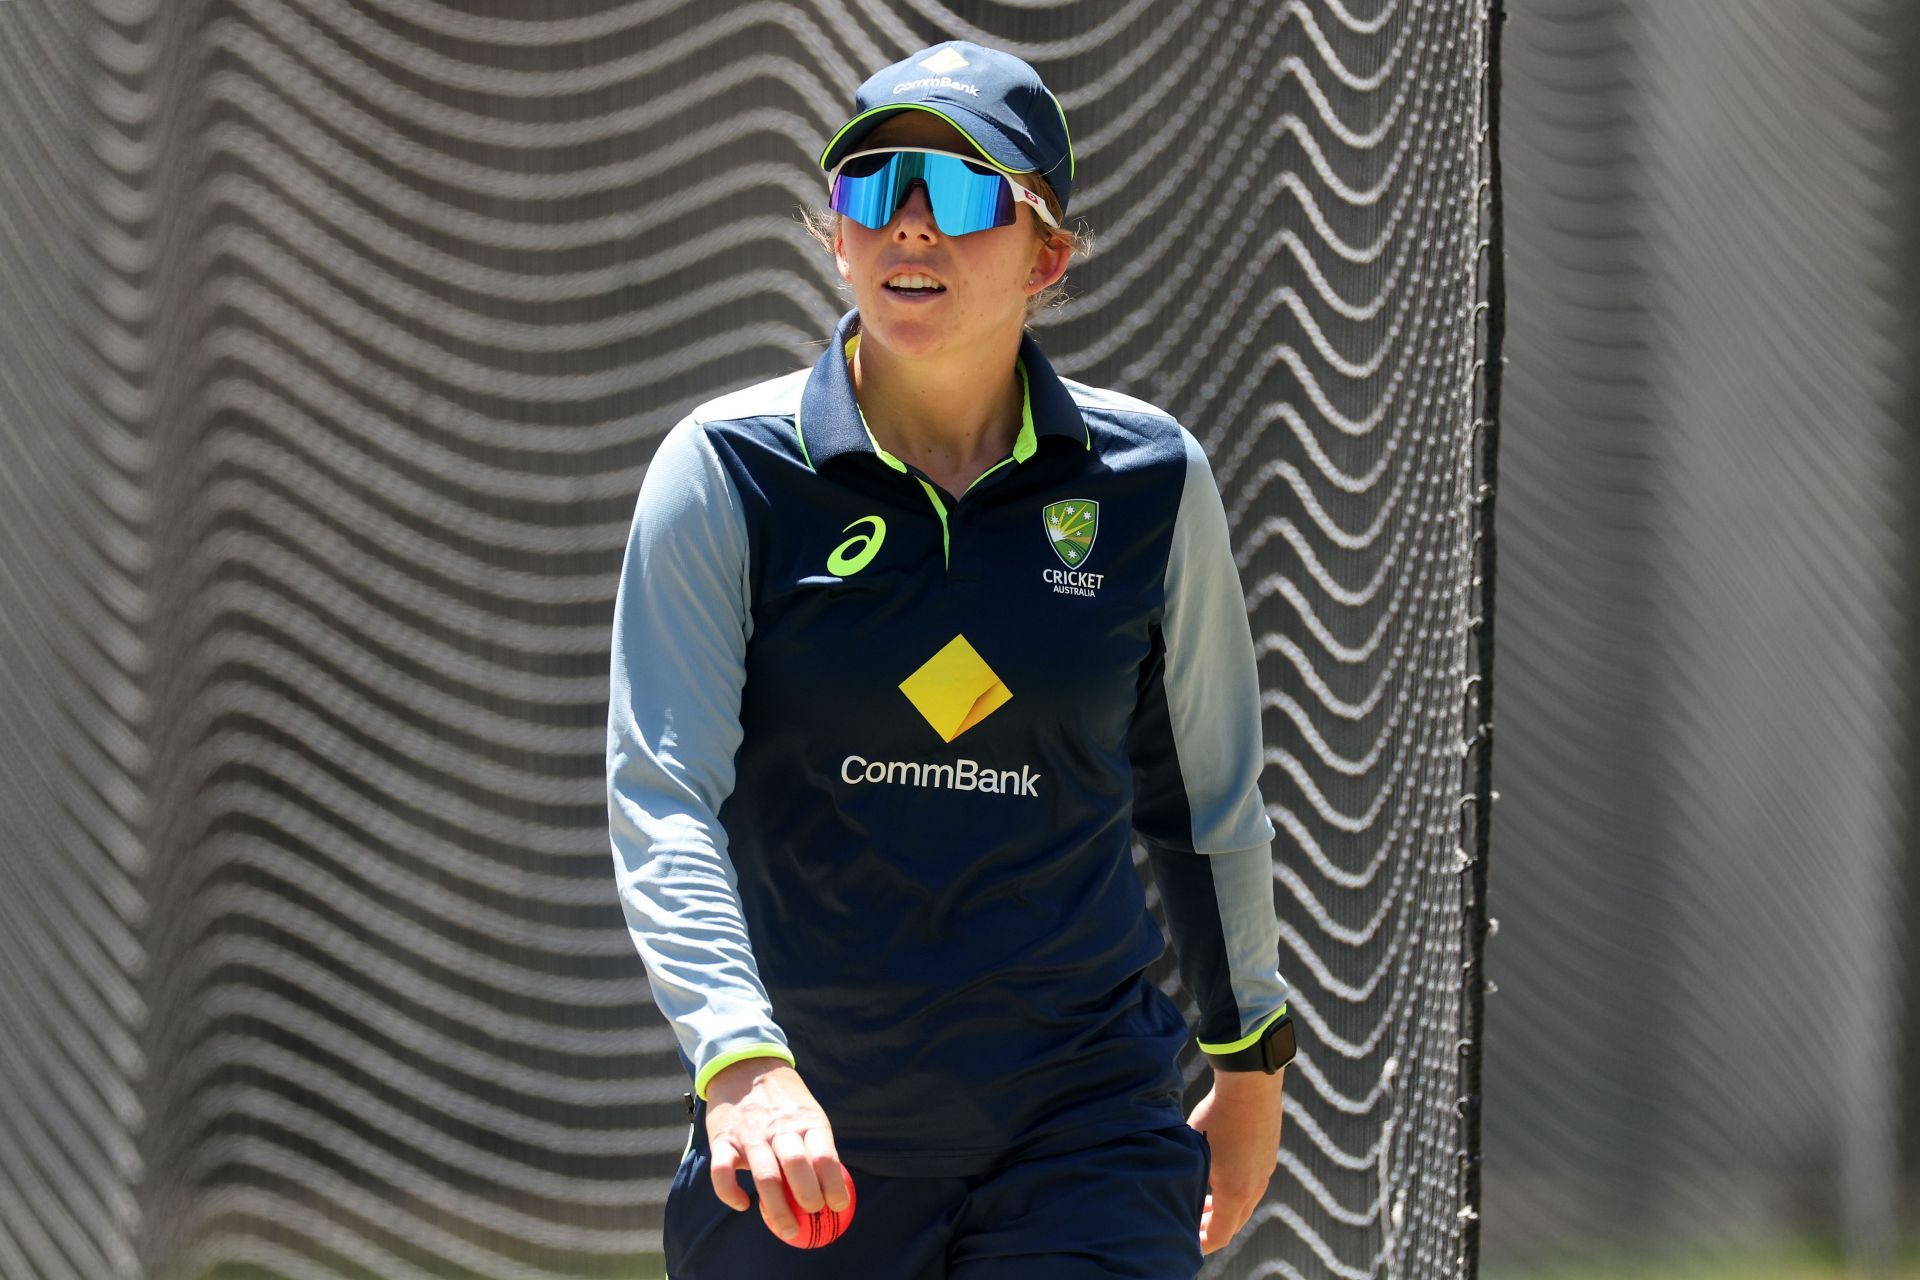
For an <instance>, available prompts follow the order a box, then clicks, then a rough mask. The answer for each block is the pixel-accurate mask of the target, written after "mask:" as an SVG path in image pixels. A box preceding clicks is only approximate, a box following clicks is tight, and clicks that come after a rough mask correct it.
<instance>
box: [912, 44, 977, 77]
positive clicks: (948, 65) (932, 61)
mask: <svg viewBox="0 0 1920 1280" xmlns="http://www.w3.org/2000/svg"><path fill="white" fill-rule="evenodd" d="M920 65H921V66H923V67H925V68H926V69H927V70H929V71H931V72H933V74H935V75H937V76H943V75H946V74H947V73H948V72H949V71H958V70H959V69H960V68H962V67H965V66H970V65H972V64H971V63H969V62H968V61H967V60H966V59H965V58H963V57H961V56H960V51H959V50H958V49H955V48H954V47H952V46H951V45H949V46H948V47H946V48H945V49H942V50H941V51H940V52H938V53H936V54H934V55H933V56H932V57H931V58H922V59H920Z"/></svg>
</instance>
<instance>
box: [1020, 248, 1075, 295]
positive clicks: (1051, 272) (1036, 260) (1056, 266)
mask: <svg viewBox="0 0 1920 1280" xmlns="http://www.w3.org/2000/svg"><path fill="white" fill-rule="evenodd" d="M1072 258H1073V246H1072V245H1071V244H1069V243H1068V242H1067V240H1066V238H1065V237H1064V236H1052V237H1049V238H1048V239H1046V240H1044V241H1040V242H1037V243H1036V244H1035V245H1034V249H1033V266H1032V267H1031V268H1030V269H1029V270H1028V271H1027V294H1028V296H1029V297H1031V296H1032V295H1034V294H1036V293H1039V292H1040V291H1041V290H1042V289H1045V288H1047V287H1049V286H1051V285H1053V284H1056V283H1058V282H1059V279H1060V277H1061V276H1063V275H1065V274H1067V263H1068V262H1070V261H1071V260H1072Z"/></svg>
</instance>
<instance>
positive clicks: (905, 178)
mask: <svg viewBox="0 0 1920 1280" xmlns="http://www.w3.org/2000/svg"><path fill="white" fill-rule="evenodd" d="M916 182H918V183H920V184H921V185H923V186H924V187H926V189H927V203H928V204H930V205H931V206H933V221H934V225H936V226H938V227H939V228H940V231H941V233H942V234H944V235H950V236H964V235H970V234H972V233H973V232H975V231H986V230H989V229H990V228H993V227H1005V226H1011V225H1012V224H1013V221H1014V219H1015V218H1017V217H1018V216H1019V205H1022V204H1024V205H1027V206H1029V207H1031V208H1032V209H1033V211H1034V212H1035V213H1037V214H1039V215H1040V220H1041V221H1042V222H1044V223H1046V224H1047V225H1048V226H1050V227H1058V226H1059V225H1060V224H1059V222H1057V221H1055V219H1054V216H1053V214H1052V213H1051V212H1049V211H1048V209H1047V202H1046V201H1045V200H1043V199H1041V197H1040V195H1039V193H1038V192H1034V191H1029V190H1028V189H1027V188H1025V187H1023V186H1021V185H1020V184H1019V183H1017V182H1015V181H1014V180H1013V179H1012V178H1010V177H1008V176H1007V175H1006V174H1004V173H1002V172H1001V171H1000V170H998V169H995V168H992V167H990V166H988V165H986V164H982V163H980V162H978V161H974V160H969V159H967V158H966V157H965V156H959V155H955V154H954V153H953V152H951V151H935V150H932V149H931V148H928V147H889V148H886V149H885V150H875V151H856V152H854V153H853V154H852V155H850V156H848V157H847V158H846V159H844V160H842V161H841V162H840V163H839V164H837V165H835V166H834V169H833V172H832V173H831V174H829V175H828V177H827V183H828V187H829V189H830V190H831V192H832V198H831V203H832V206H833V210H834V212H836V213H844V214H846V215H847V217H849V218H852V219H853V220H854V221H855V222H857V223H859V224H860V225H861V226H863V227H870V228H872V229H873V230H875V231H878V230H880V229H881V228H882V227H885V226H886V225H887V224H888V223H889V222H891V221H893V215H894V214H895V213H897V212H899V210H900V206H901V205H903V204H905V203H906V201H907V196H908V195H909V194H910V193H911V192H912V190H913V184H914V183H916Z"/></svg>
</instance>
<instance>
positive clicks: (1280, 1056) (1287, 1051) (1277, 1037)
mask: <svg viewBox="0 0 1920 1280" xmlns="http://www.w3.org/2000/svg"><path fill="white" fill-rule="evenodd" d="M1261 1048H1262V1050H1263V1051H1264V1052H1263V1053H1262V1054H1261V1056H1262V1057H1264V1058H1265V1059H1266V1062H1265V1063H1264V1064H1263V1065H1265V1067H1266V1069H1267V1071H1268V1073H1269V1074H1271V1073H1272V1072H1275V1071H1278V1070H1279V1069H1280V1068H1282V1067H1284V1066H1286V1065H1287V1064H1288V1063H1289V1062H1292V1061H1293V1055H1294V1053H1295V1052H1296V1050H1295V1047H1294V1041H1293V1019H1292V1018H1291V1017H1286V1018H1282V1019H1280V1021H1279V1022H1277V1023H1275V1024H1274V1027H1273V1030H1272V1031H1271V1032H1269V1033H1268V1035H1267V1038H1266V1039H1265V1040H1263V1041H1261Z"/></svg>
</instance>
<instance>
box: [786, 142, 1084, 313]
mask: <svg viewBox="0 0 1920 1280" xmlns="http://www.w3.org/2000/svg"><path fill="white" fill-rule="evenodd" d="M1020 177H1022V178H1024V179H1026V180H1027V181H1028V183H1030V184H1031V186H1032V189H1033V190H1034V191H1037V192H1038V193H1039V194H1040V198H1041V199H1042V200H1045V201H1046V202H1047V212H1048V213H1051V214H1052V215H1053V217H1054V220H1055V221H1056V222H1059V223H1060V226H1058V227H1050V226H1048V225H1047V224H1046V223H1044V222H1042V221H1041V220H1040V218H1039V216H1038V215H1035V216H1034V217H1032V218H1031V219H1029V220H1028V223H1027V225H1028V226H1030V227H1032V228H1033V233H1034V238H1035V239H1037V240H1039V241H1040V242H1041V243H1043V244H1045V243H1048V242H1052V241H1064V242H1065V243H1066V246H1067V249H1068V252H1069V253H1070V255H1071V256H1070V257H1069V259H1068V261H1069V262H1071V261H1072V259H1073V258H1084V257H1086V256H1087V255H1088V254H1090V253H1092V252H1093V234H1092V232H1090V231H1088V230H1087V227H1086V224H1085V223H1081V224H1079V225H1077V226H1071V227H1070V226H1068V225H1066V215H1065V214H1064V213H1063V212H1062V211H1061V208H1060V198H1059V197H1058V196H1056V195H1054V194H1053V185H1052V184H1051V183H1049V182H1048V181H1047V180H1046V179H1045V178H1043V177H1041V176H1040V175H1039V174H1037V173H1023V174H1021V175H1020ZM840 217H841V215H840V214H838V213H835V212H834V211H833V210H832V209H807V208H803V209H801V210H800V222H801V225H802V226H804V227H806V229H807V234H808V235H809V236H811V237H813V239H814V240H815V241H816V242H817V243H818V244H819V245H820V247H821V248H823V249H825V250H827V252H829V253H831V252H833V236H834V233H835V232H836V231H838V230H839V228H840ZM1067 296H1068V295H1067V278H1066V276H1064V275H1063V276H1061V277H1060V278H1059V279H1058V280H1056V281H1054V282H1053V283H1052V284H1050V285H1048V286H1047V287H1046V288H1044V289H1042V290H1041V291H1040V292H1038V293H1036V294H1034V295H1033V296H1032V297H1031V298H1028V299H1027V319H1028V320H1029V321H1031V320H1032V319H1033V318H1034V317H1035V316H1037V315H1039V314H1040V313H1041V312H1042V311H1045V310H1046V309H1047V308H1049V307H1057V306H1061V305H1062V304H1064V303H1065V302H1066V300H1067Z"/></svg>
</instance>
